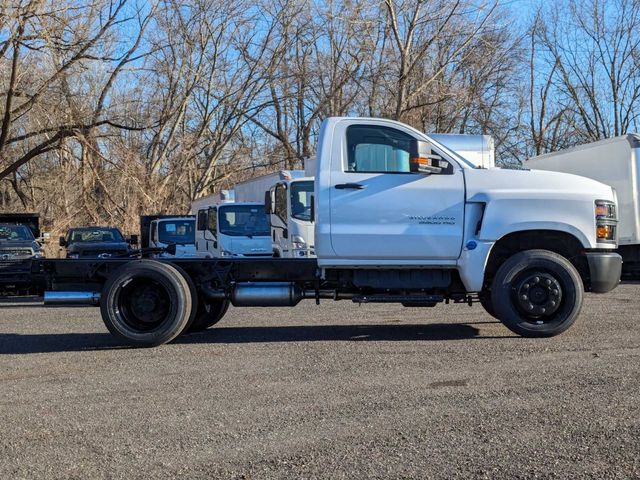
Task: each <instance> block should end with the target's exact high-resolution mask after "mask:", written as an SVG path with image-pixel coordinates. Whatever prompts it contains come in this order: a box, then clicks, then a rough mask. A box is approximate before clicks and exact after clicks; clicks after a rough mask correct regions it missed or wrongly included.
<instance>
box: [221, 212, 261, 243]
mask: <svg viewBox="0 0 640 480" xmlns="http://www.w3.org/2000/svg"><path fill="white" fill-rule="evenodd" d="M218 223H219V225H220V228H219V231H220V233H222V234H223V235H234V236H247V237H254V236H256V237H261V236H262V237H268V236H269V235H270V234H271V230H270V228H269V220H268V219H267V214H266V213H265V211H264V205H229V206H221V207H219V208H218Z"/></svg>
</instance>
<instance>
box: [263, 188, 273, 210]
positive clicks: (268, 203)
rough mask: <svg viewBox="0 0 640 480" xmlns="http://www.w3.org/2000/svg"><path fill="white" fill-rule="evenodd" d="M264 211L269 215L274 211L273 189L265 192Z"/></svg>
mask: <svg viewBox="0 0 640 480" xmlns="http://www.w3.org/2000/svg"><path fill="white" fill-rule="evenodd" d="M264 211H265V213H266V214H267V215H269V214H271V213H272V211H273V209H272V208H271V190H267V191H266V192H264Z"/></svg>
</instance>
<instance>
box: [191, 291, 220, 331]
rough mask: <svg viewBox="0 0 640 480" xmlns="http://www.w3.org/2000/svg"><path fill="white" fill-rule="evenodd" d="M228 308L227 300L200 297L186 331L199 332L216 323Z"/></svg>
mask: <svg viewBox="0 0 640 480" xmlns="http://www.w3.org/2000/svg"><path fill="white" fill-rule="evenodd" d="M228 309H229V300H217V301H206V300H203V299H200V301H199V303H198V311H197V313H196V316H195V319H194V321H193V323H192V324H191V325H190V326H189V327H188V328H187V332H200V331H202V330H206V329H207V328H209V327H212V326H213V325H215V324H216V323H218V322H219V321H220V320H221V319H222V317H224V314H225V313H227V310H228Z"/></svg>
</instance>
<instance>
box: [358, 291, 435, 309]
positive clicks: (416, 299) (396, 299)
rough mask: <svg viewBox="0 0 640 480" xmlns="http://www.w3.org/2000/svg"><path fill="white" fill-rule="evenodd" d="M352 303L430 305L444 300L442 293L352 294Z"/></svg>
mask: <svg viewBox="0 0 640 480" xmlns="http://www.w3.org/2000/svg"><path fill="white" fill-rule="evenodd" d="M351 300H352V301H353V302H354V303H402V304H403V305H405V306H423V305H431V304H436V303H440V302H443V301H444V295H386V294H374V295H354V296H353V297H352V298H351Z"/></svg>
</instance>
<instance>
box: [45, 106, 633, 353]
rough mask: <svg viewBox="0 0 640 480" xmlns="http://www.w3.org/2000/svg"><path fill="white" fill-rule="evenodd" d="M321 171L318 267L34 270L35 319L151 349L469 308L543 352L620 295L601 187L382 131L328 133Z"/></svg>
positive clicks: (147, 264) (118, 264)
mask: <svg viewBox="0 0 640 480" xmlns="http://www.w3.org/2000/svg"><path fill="white" fill-rule="evenodd" d="M316 158H317V160H316V163H317V165H316V175H315V177H314V196H315V199H314V201H312V202H311V205H312V209H313V212H312V214H311V218H312V219H314V230H315V248H316V254H317V258H313V259H286V258H234V257H222V258H211V259H179V258H176V259H169V258H167V259H153V260H152V259H148V258H144V256H145V255H146V254H148V253H154V252H150V251H138V252H134V253H132V254H130V256H129V258H114V257H112V258H110V259H86V260H85V259H77V260H75V259H71V260H69V259H67V260H54V259H51V260H47V259H42V260H34V262H33V264H32V273H33V278H34V282H37V284H38V288H39V289H40V291H42V292H44V298H45V304H56V303H57V304H69V303H87V304H96V305H97V304H99V305H100V309H101V313H102V318H103V320H104V322H105V325H106V326H107V328H108V329H109V330H110V331H111V333H113V334H114V335H115V336H116V337H118V338H119V339H120V340H121V341H123V342H125V343H127V344H131V345H137V346H156V345H161V344H164V343H167V342H170V341H171V340H173V339H174V338H176V337H177V336H178V335H180V334H181V333H183V332H189V331H194V330H202V329H205V328H207V327H209V326H211V325H213V324H215V323H216V322H218V321H219V320H220V319H221V318H222V317H223V316H224V314H225V312H226V311H227V308H228V306H229V305H230V304H233V305H234V306H237V307H269V306H278V307H281V306H294V305H296V304H298V303H299V302H300V301H301V300H302V299H315V300H316V302H318V303H319V301H320V299H333V300H351V301H353V302H357V303H400V304H402V305H405V306H411V307H433V306H435V305H437V304H438V303H442V302H444V303H449V302H454V303H467V304H469V305H472V304H473V303H476V302H479V303H481V304H482V306H483V307H484V309H485V310H486V311H487V312H488V313H489V314H490V315H492V316H494V317H495V318H497V319H498V320H500V321H501V322H502V323H503V324H504V325H505V326H506V327H508V328H509V329H510V330H512V331H513V332H515V333H517V334H519V335H522V336H529V337H548V336H553V335H557V334H560V333H562V332H563V331H565V330H566V329H567V328H569V327H570V326H571V325H572V323H573V322H574V321H575V319H576V318H577V317H578V315H579V314H580V309H581V307H582V300H583V294H584V292H594V293H604V292H608V291H610V290H612V289H614V288H615V287H616V286H617V285H618V283H619V281H620V272H621V267H622V261H621V257H620V255H618V254H617V253H615V248H616V246H617V242H616V240H617V229H618V217H617V205H616V198H615V192H614V191H613V189H612V188H611V187H610V186H607V185H604V184H601V183H598V182H596V181H594V180H591V179H586V178H583V177H579V176H574V175H568V174H563V173H556V172H542V171H513V170H511V171H509V170H501V169H479V168H476V167H475V165H473V164H470V163H469V162H468V161H466V160H465V159H464V158H462V157H460V156H458V155H457V154H456V153H455V152H453V151H451V150H450V149H448V148H447V147H445V146H443V145H441V144H439V143H438V142H437V141H435V140H433V139H431V138H430V137H428V136H427V135H425V134H424V133H422V132H419V131H418V130H415V129H413V128H411V127H409V126H407V125H403V124H401V123H400V122H395V121H392V120H385V119H374V118H368V119H367V118H329V119H326V120H325V121H324V122H323V125H322V127H321V129H320V135H319V139H318V152H317V155H316ZM168 248H169V247H168ZM155 253H158V252H155ZM167 253H169V254H170V253H171V252H170V251H168V250H167ZM134 255H137V257H138V258H131V257H133V256H134Z"/></svg>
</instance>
